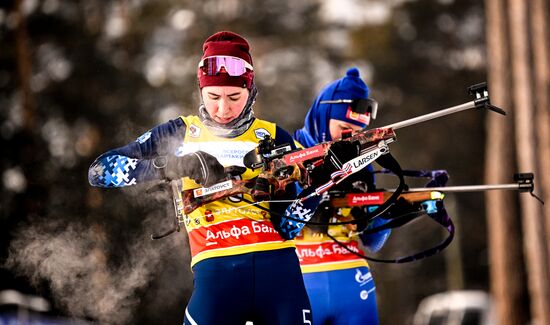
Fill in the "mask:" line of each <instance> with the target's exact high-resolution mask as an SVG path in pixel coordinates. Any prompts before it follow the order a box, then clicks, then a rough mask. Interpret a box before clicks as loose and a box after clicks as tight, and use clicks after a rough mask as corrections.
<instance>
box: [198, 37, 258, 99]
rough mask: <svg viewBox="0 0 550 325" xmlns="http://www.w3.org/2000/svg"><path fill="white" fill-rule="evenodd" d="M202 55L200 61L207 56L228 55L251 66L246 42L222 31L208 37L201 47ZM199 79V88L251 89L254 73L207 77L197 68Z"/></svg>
mask: <svg viewBox="0 0 550 325" xmlns="http://www.w3.org/2000/svg"><path fill="white" fill-rule="evenodd" d="M202 50H203V55H202V58H201V60H203V59H204V58H206V57H209V56H216V55H228V56H235V57H238V58H241V59H243V60H245V61H246V62H248V63H250V65H252V66H253V64H252V56H250V46H249V45H248V42H247V41H246V40H245V39H244V38H243V37H242V36H240V35H238V34H235V33H233V32H228V31H222V32H217V33H216V34H214V35H212V36H210V37H208V38H207V39H206V41H204V44H203V45H202ZM197 76H198V78H199V87H200V88H201V89H202V88H203V87H206V86H235V87H243V88H244V87H246V88H248V89H249V90H250V89H252V82H253V80H254V72H253V71H247V72H246V73H245V74H243V75H242V76H238V77H233V76H230V75H228V74H227V73H218V74H217V75H215V76H208V75H206V74H205V73H203V72H202V71H201V69H200V68H199V69H198V71H197Z"/></svg>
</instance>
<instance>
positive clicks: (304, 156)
mask: <svg viewBox="0 0 550 325" xmlns="http://www.w3.org/2000/svg"><path fill="white" fill-rule="evenodd" d="M324 155H325V151H324V150H323V145H321V144H320V145H316V146H314V147H311V148H308V149H303V150H300V151H297V152H293V153H290V154H288V155H285V156H284V159H285V163H287V164H295V163H299V162H302V161H306V160H309V159H313V158H317V157H323V156H324Z"/></svg>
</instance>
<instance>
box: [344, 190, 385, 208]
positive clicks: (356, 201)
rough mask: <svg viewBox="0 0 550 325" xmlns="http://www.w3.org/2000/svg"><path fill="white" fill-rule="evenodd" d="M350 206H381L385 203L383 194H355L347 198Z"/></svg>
mask: <svg viewBox="0 0 550 325" xmlns="http://www.w3.org/2000/svg"><path fill="white" fill-rule="evenodd" d="M346 198H347V201H348V205H349V206H361V205H379V204H382V203H384V193H383V192H372V193H353V194H348V195H347V196H346Z"/></svg>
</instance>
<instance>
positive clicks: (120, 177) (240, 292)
mask: <svg viewBox="0 0 550 325" xmlns="http://www.w3.org/2000/svg"><path fill="white" fill-rule="evenodd" d="M265 135H270V136H271V137H272V138H274V139H275V142H276V144H286V143H293V140H292V138H291V136H290V135H289V134H288V133H287V132H286V131H284V130H283V129H281V128H279V127H278V126H276V125H275V124H273V123H269V122H266V121H263V120H260V119H255V120H254V122H253V123H252V124H251V126H250V127H249V129H248V130H246V131H245V132H244V133H243V134H241V135H239V136H236V137H232V138H226V137H219V136H215V135H213V134H211V133H210V132H209V130H208V128H207V127H206V126H204V124H203V123H202V122H201V120H200V119H199V117H197V116H187V117H180V118H178V119H175V120H171V121H169V122H167V123H164V124H161V125H158V126H156V127H155V128H153V129H151V130H150V131H148V132H146V133H145V134H143V135H142V136H141V137H139V138H138V139H137V140H136V141H135V142H133V143H131V144H128V145H127V146H124V147H121V148H118V149H114V150H111V151H109V152H107V153H105V154H103V155H101V156H100V157H98V158H97V159H96V161H95V162H94V163H93V164H92V166H91V167H90V170H89V180H90V183H91V184H92V185H93V186H99V187H121V186H127V185H132V184H137V183H141V182H145V181H151V180H158V179H161V178H162V177H163V175H162V170H161V169H159V168H157V167H156V166H154V164H155V163H154V158H156V157H159V156H166V155H176V156H183V155H185V154H188V153H192V152H196V151H204V152H207V153H209V154H211V155H213V156H214V157H216V158H217V159H218V161H219V162H220V163H221V164H222V165H224V166H231V165H237V166H243V157H244V155H245V154H246V153H247V152H249V151H250V150H252V149H254V148H255V147H256V146H257V145H258V142H259V141H260V140H261V139H263V137H264V136H265ZM259 172H260V170H259V169H257V170H255V171H253V170H251V169H247V170H246V172H244V174H242V175H241V177H242V179H251V178H254V177H256V176H257V175H258V174H259ZM183 184H184V190H187V189H193V188H197V187H199V185H198V184H196V183H195V182H194V181H192V180H190V179H189V178H187V177H184V178H183ZM294 195H295V194H294ZM245 198H247V199H249V200H252V198H251V197H250V196H248V195H245ZM263 205H264V206H265V207H269V204H267V203H264V204H263ZM287 205H288V204H287ZM285 207H286V206H283V207H274V206H273V205H272V207H271V208H273V209H278V210H279V211H281V210H282V211H284V208H285ZM185 226H186V229H187V233H188V237H189V246H190V250H191V267H192V270H193V273H194V290H193V294H192V296H191V299H190V301H189V303H188V306H187V308H186V310H185V324H244V323H245V322H246V321H254V323H255V324H309V322H310V320H311V317H312V316H311V312H310V309H311V308H310V304H309V300H308V297H307V293H306V291H305V287H304V284H303V280H302V278H301V273H300V267H299V263H298V259H297V257H296V254H295V245H294V242H293V241H289V240H284V239H283V238H282V237H281V236H280V235H279V233H278V232H277V230H276V229H275V228H274V227H273V224H272V223H271V221H270V214H269V213H267V212H266V211H264V210H261V209H260V208H258V207H256V206H253V205H250V204H248V203H246V202H242V201H241V199H240V198H239V197H230V198H225V199H221V200H218V201H215V202H212V203H208V204H205V205H204V206H201V207H200V208H198V209H196V210H195V211H193V212H192V213H190V214H189V215H187V216H186V217H185Z"/></svg>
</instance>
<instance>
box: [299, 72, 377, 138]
mask: <svg viewBox="0 0 550 325" xmlns="http://www.w3.org/2000/svg"><path fill="white" fill-rule="evenodd" d="M368 97H369V88H368V87H367V85H366V84H365V82H364V81H363V80H362V79H361V77H360V76H359V70H358V69H357V68H351V69H349V70H348V71H347V72H346V76H345V77H344V78H341V79H338V80H336V81H334V82H332V83H330V84H329V85H328V86H326V87H325V88H324V89H323V90H322V91H321V93H320V94H319V96H318V97H317V98H316V99H315V102H314V103H313V105H312V106H311V108H310V109H309V112H308V113H307V116H306V119H305V121H304V127H303V128H301V129H299V130H296V132H295V133H294V138H295V139H296V140H298V142H300V143H301V144H302V145H304V146H306V147H309V146H312V145H315V144H317V143H321V142H324V141H330V140H332V139H331V138H330V132H329V131H328V125H329V121H330V120H331V119H335V120H340V121H345V122H349V123H352V124H355V125H358V126H361V127H365V126H366V125H367V124H366V123H365V119H363V117H364V115H362V114H357V113H355V112H352V111H351V108H350V106H349V105H350V104H349V103H335V104H320V102H322V101H326V100H331V101H333V100H338V99H352V100H353V99H361V98H368Z"/></svg>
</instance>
